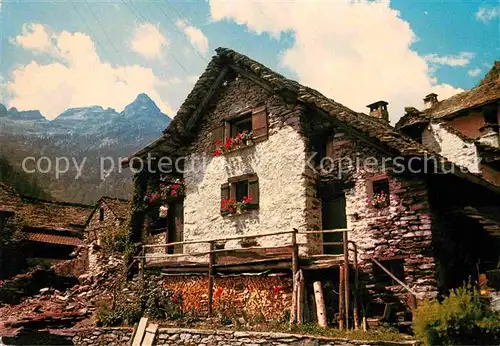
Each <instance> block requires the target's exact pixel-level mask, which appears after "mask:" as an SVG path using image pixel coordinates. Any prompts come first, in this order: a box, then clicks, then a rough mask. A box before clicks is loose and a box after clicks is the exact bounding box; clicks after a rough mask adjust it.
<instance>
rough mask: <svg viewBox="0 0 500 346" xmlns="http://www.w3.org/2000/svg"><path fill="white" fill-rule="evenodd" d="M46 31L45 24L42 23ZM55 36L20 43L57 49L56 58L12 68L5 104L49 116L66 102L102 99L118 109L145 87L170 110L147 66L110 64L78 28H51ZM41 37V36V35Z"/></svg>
mask: <svg viewBox="0 0 500 346" xmlns="http://www.w3.org/2000/svg"><path fill="white" fill-rule="evenodd" d="M43 29H44V30H45V31H47V32H48V30H47V28H46V27H43ZM49 35H50V36H53V37H54V40H52V41H51V47H46V46H45V44H37V41H36V40H35V41H33V42H31V41H28V42H30V44H27V45H25V47H31V48H32V49H35V48H33V47H36V49H37V50H39V48H40V47H44V50H45V51H46V52H56V53H57V58H58V61H57V62H53V63H48V64H41V63H39V62H37V61H31V62H30V63H29V64H27V65H21V66H17V67H16V68H14V70H13V71H12V73H11V76H10V79H9V80H8V81H7V89H8V92H9V94H10V95H11V96H12V98H11V99H10V102H9V106H10V107H13V106H14V107H17V108H18V109H39V110H40V111H41V112H42V114H43V115H44V116H45V117H47V118H48V119H53V118H55V117H56V116H57V115H58V114H60V113H61V112H62V111H64V110H65V109H67V108H70V107H82V106H89V105H101V106H103V107H112V108H115V109H117V110H121V109H123V108H124V107H125V106H126V105H127V104H128V103H130V102H132V101H133V100H134V99H135V97H136V96H137V94H139V93H141V92H145V93H147V94H148V95H149V96H150V97H151V98H152V99H153V100H154V101H155V102H156V104H157V105H158V107H160V109H161V110H162V111H163V112H165V113H167V114H169V115H172V114H173V110H172V109H171V108H170V106H169V105H168V103H167V102H165V101H164V100H162V98H161V96H160V94H159V92H158V88H159V87H161V86H163V84H164V83H162V82H161V81H159V80H158V78H157V77H156V76H155V75H154V73H153V71H152V70H151V69H150V68H146V67H142V66H138V65H130V66H121V67H115V66H112V65H110V64H109V63H106V62H103V61H101V59H100V58H99V56H98V55H97V53H96V50H95V45H94V42H93V41H92V39H91V38H90V37H89V36H87V35H86V34H83V33H79V32H76V33H70V32H68V31H62V32H59V33H50V34H49ZM41 37H42V36H41Z"/></svg>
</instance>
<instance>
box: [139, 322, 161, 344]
mask: <svg viewBox="0 0 500 346" xmlns="http://www.w3.org/2000/svg"><path fill="white" fill-rule="evenodd" d="M157 331H158V325H157V324H154V323H151V324H150V325H149V326H148V328H147V329H146V335H145V336H144V340H143V341H142V344H141V346H153V343H154V341H155V338H156V332H157Z"/></svg>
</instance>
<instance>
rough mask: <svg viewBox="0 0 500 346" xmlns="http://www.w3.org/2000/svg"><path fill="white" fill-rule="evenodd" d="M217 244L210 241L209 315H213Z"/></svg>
mask: <svg viewBox="0 0 500 346" xmlns="http://www.w3.org/2000/svg"><path fill="white" fill-rule="evenodd" d="M214 249H215V244H214V242H213V241H211V242H210V253H209V254H208V315H209V316H210V315H212V313H213V311H212V306H213V297H214V277H213V276H214V264H215V253H214V252H213V251H214Z"/></svg>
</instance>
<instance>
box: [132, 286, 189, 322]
mask: <svg viewBox="0 0 500 346" xmlns="http://www.w3.org/2000/svg"><path fill="white" fill-rule="evenodd" d="M141 307H142V310H143V311H144V314H145V315H146V316H148V317H150V318H153V319H158V320H176V319H179V318H182V317H183V316H184V314H183V312H182V296H180V295H179V294H176V293H175V292H173V291H171V290H169V289H166V288H164V287H161V286H159V287H155V288H152V289H145V290H144V291H143V292H142V294H141Z"/></svg>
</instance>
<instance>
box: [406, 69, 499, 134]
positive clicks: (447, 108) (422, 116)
mask: <svg viewBox="0 0 500 346" xmlns="http://www.w3.org/2000/svg"><path fill="white" fill-rule="evenodd" d="M499 99H500V61H495V63H494V64H493V67H492V68H491V70H490V71H489V72H488V73H487V74H486V76H485V77H484V79H483V80H482V81H481V82H480V83H479V84H478V85H477V86H475V87H474V88H472V89H470V90H468V91H464V92H462V93H460V94H457V95H454V96H451V97H449V98H447V99H444V100H442V101H438V102H436V103H435V104H434V105H432V107H430V108H427V109H425V110H424V111H422V112H419V114H414V113H411V114H408V113H407V114H406V115H405V116H404V117H402V118H401V119H400V120H399V121H398V123H397V124H396V128H404V127H408V126H413V125H414V124H416V123H424V122H426V123H428V122H429V121H431V120H433V119H446V118H450V117H454V116H457V115H460V112H462V111H465V110H467V109H471V108H475V107H480V106H483V105H485V104H488V103H491V102H495V101H497V100H499Z"/></svg>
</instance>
